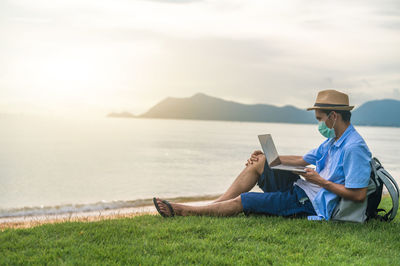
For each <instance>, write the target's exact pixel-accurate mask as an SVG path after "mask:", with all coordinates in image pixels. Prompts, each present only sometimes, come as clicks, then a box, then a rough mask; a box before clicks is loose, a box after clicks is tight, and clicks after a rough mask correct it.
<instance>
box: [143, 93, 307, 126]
mask: <svg viewBox="0 0 400 266" xmlns="http://www.w3.org/2000/svg"><path fill="white" fill-rule="evenodd" d="M140 117H144V118H175V119H200V120H226V121H259V122H287V123H311V122H314V115H313V114H312V113H310V112H306V111H305V110H301V109H298V108H296V107H294V106H284V107H276V106H273V105H267V104H254V105H248V104H241V103H236V102H231V101H226V100H222V99H219V98H215V97H211V96H208V95H205V94H203V93H198V94H195V95H193V96H192V97H190V98H166V99H165V100H163V101H161V102H160V103H158V104H157V105H155V106H154V107H153V108H151V109H150V110H149V111H148V112H146V113H144V114H142V115H140Z"/></svg>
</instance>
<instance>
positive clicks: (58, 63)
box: [0, 0, 400, 117]
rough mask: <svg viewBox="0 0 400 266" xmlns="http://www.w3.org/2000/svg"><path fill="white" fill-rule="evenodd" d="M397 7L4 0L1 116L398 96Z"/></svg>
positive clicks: (254, 0) (0, 7)
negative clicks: (200, 102)
mask: <svg viewBox="0 0 400 266" xmlns="http://www.w3.org/2000/svg"><path fill="white" fill-rule="evenodd" d="M399 47H400V1H398V0H396V1H388V0H380V1H371V0H364V1H345V0H337V1H315V0H286V1H269V0H251V1H248V0H247V1H246V0H208V1H206V0H204V1H203V0H186V1H185V0H85V1H84V0H63V1H61V0H35V1H31V0H11V1H9V0H0V113H24V114H52V115H63V116H88V117H91V116H104V115H106V114H107V113H109V112H120V111H128V112H131V113H133V114H141V113H144V112H146V111H147V110H148V109H149V108H150V107H152V106H153V105H154V104H156V103H158V102H159V101H161V100H163V99H164V98H166V97H190V96H192V95H194V94H196V93H198V92H202V93H206V94H209V95H212V96H215V97H220V98H224V99H227V100H233V101H237V102H241V103H247V104H254V103H265V104H273V105H277V106H284V105H294V106H297V107H300V108H306V107H308V106H310V105H313V103H314V100H315V97H316V94H317V92H318V91H319V90H322V89H337V90H340V91H343V92H346V93H348V94H349V95H350V104H352V105H353V104H354V105H356V106H359V105H360V104H362V103H363V102H366V101H369V100H374V99H383V98H392V99H398V100H400V49H399Z"/></svg>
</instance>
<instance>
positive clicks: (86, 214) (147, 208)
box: [0, 195, 218, 231]
mask: <svg viewBox="0 0 400 266" xmlns="http://www.w3.org/2000/svg"><path fill="white" fill-rule="evenodd" d="M216 198H218V196H217V195H214V196H200V197H178V198H166V200H168V201H173V202H176V203H190V204H192V205H205V204H208V203H210V202H211V201H212V200H214V199H216ZM140 215H158V213H157V210H156V208H155V207H154V205H153V203H152V200H151V204H150V203H149V202H148V200H144V201H143V204H142V205H141V206H135V207H123V208H115V209H104V210H92V211H78V212H66V213H59V214H39V215H25V216H11V217H0V230H1V231H4V230H5V229H17V228H31V227H36V226H41V225H44V224H53V223H63V222H95V221H101V220H111V219H120V218H132V217H135V216H140Z"/></svg>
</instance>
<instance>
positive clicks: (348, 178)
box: [303, 124, 371, 220]
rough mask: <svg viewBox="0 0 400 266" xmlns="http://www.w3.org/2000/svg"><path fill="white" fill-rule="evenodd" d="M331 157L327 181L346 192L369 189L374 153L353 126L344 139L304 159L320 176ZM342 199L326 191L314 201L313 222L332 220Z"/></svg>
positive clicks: (327, 141)
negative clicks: (315, 214)
mask: <svg viewBox="0 0 400 266" xmlns="http://www.w3.org/2000/svg"><path fill="white" fill-rule="evenodd" d="M328 153H329V156H330V158H329V161H330V163H329V166H327V167H329V169H325V170H329V171H324V172H325V173H328V176H327V177H326V179H327V180H329V181H331V182H334V183H337V184H342V185H344V186H345V187H346V188H365V187H368V183H369V178H370V174H371V166H370V161H371V152H370V151H369V148H368V146H367V144H366V143H365V141H364V139H363V138H362V137H361V136H360V134H358V132H357V131H356V130H355V128H354V127H353V125H351V124H350V125H349V126H348V127H347V129H346V131H345V132H344V133H343V135H342V136H341V137H340V138H339V139H338V140H337V141H336V142H335V140H334V139H333V138H329V139H327V140H325V141H324V142H323V143H322V144H321V145H320V146H319V147H318V148H316V149H313V150H311V151H309V152H308V153H307V154H306V155H304V156H303V159H304V161H306V162H307V163H309V164H313V165H315V166H316V169H315V171H317V172H318V173H320V172H321V171H322V170H323V169H324V167H325V163H326V158H327V155H328ZM339 200H340V197H339V196H338V195H336V194H334V193H333V192H330V191H329V190H326V189H324V188H322V189H321V190H320V191H319V192H318V193H317V195H316V196H315V198H314V200H313V202H312V203H313V206H314V208H315V212H316V213H317V217H315V216H311V217H309V220H320V219H325V220H329V219H330V218H331V216H332V212H333V210H334V209H335V207H336V204H337V203H338V202H339Z"/></svg>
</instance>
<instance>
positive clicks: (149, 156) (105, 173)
mask: <svg viewBox="0 0 400 266" xmlns="http://www.w3.org/2000/svg"><path fill="white" fill-rule="evenodd" d="M356 129H357V130H358V131H359V132H360V133H361V135H362V136H363V137H364V139H365V140H366V141H367V144H368V146H369V147H370V149H371V151H372V153H373V155H374V156H376V157H378V158H379V159H380V160H381V162H382V163H383V165H384V166H385V168H386V169H387V170H388V171H389V172H390V173H391V174H392V175H393V176H394V177H395V178H396V180H398V181H400V179H399V178H400V161H399V159H398V157H399V156H398V155H399V154H400V153H399V151H400V128H388V127H361V126H359V127H356ZM264 133H271V134H272V135H273V137H274V141H275V144H276V146H277V149H278V152H279V153H280V154H294V155H302V154H304V153H306V152H307V151H308V150H310V149H312V148H314V147H317V146H318V145H319V144H320V143H321V142H322V141H323V140H324V139H323V137H321V136H320V135H319V133H318V131H317V125H316V124H315V125H304V124H278V123H247V122H224V121H196V120H167V119H123V118H98V119H93V120H88V119H86V120H73V119H60V118H58V119H57V118H47V117H29V116H0V217H7V216H20V215H34V214H52V213H63V212H74V211H85V210H101V209H110V208H117V207H132V206H135V205H136V204H139V203H140V202H142V200H144V199H150V198H152V197H153V196H160V197H168V198H175V197H198V196H204V195H215V194H220V193H223V192H224V191H225V189H226V188H227V187H228V186H229V185H230V184H231V182H232V181H233V180H234V178H235V177H236V176H237V175H238V174H239V173H240V172H241V171H242V169H243V168H244V167H245V165H244V164H245V162H246V160H247V158H248V157H249V156H250V154H251V153H252V152H253V151H254V150H256V149H261V147H260V146H259V143H258V138H257V135H258V134H264Z"/></svg>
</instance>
